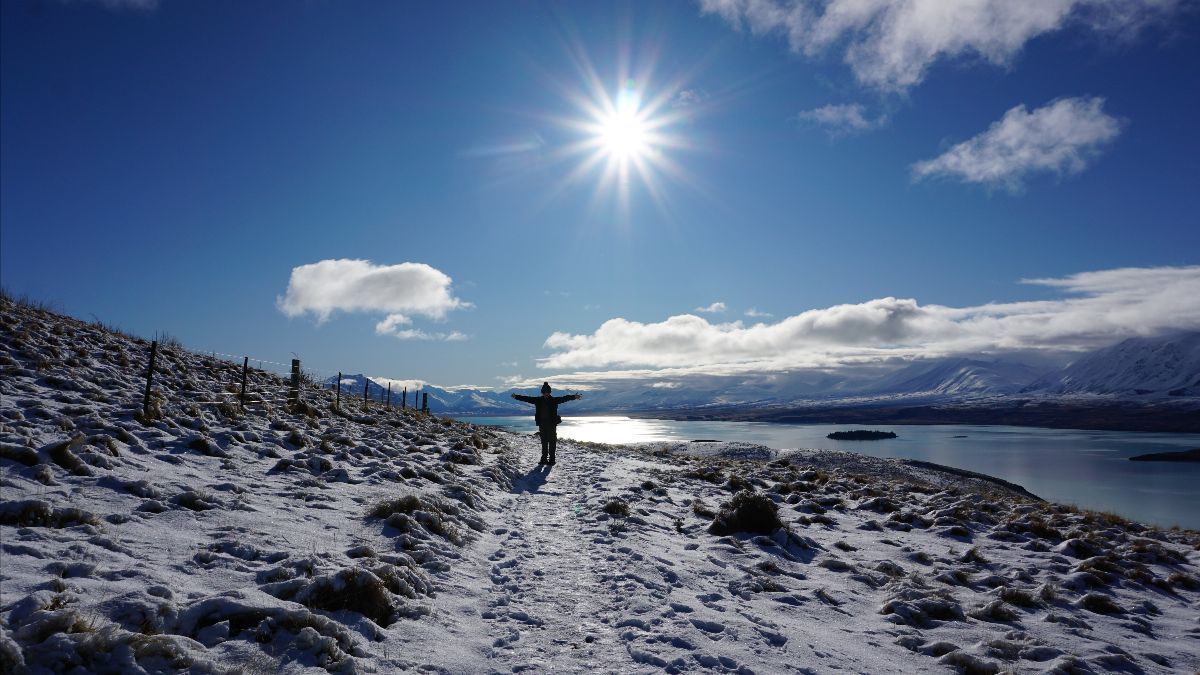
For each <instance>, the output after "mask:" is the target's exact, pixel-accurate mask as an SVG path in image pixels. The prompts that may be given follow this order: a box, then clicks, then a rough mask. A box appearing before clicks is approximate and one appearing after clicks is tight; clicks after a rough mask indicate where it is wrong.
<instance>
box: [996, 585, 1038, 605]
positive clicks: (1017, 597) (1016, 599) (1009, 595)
mask: <svg viewBox="0 0 1200 675" xmlns="http://www.w3.org/2000/svg"><path fill="white" fill-rule="evenodd" d="M1000 599H1001V600H1003V601H1004V602H1007V603H1008V604H1010V605H1016V606H1017V607H1039V606H1041V603H1040V602H1038V600H1037V598H1035V597H1034V596H1033V594H1032V593H1030V592H1029V591H1027V590H1024V589H1021V588H1013V587H1012V586H1002V587H1001V588H1000Z"/></svg>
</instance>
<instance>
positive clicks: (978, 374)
mask: <svg viewBox="0 0 1200 675" xmlns="http://www.w3.org/2000/svg"><path fill="white" fill-rule="evenodd" d="M1042 373H1043V371H1041V370H1039V369H1038V368H1035V367H1034V366H1030V365H1028V364H1025V363H1018V362H1014V361H999V360H996V361H980V360H976V359H967V358H948V359H938V360H933V361H918V362H916V363H913V364H912V365H909V366H906V367H904V368H901V369H900V370H898V371H896V372H894V373H892V374H891V375H888V376H887V377H885V378H883V379H881V380H879V381H878V382H876V383H874V384H873V385H871V386H869V387H868V388H867V389H866V390H865V391H866V392H869V393H877V394H910V395H912V394H930V395H947V396H950V395H953V396H978V395H996V394H1012V393H1016V392H1018V391H1020V390H1021V389H1022V388H1023V387H1025V386H1026V385H1028V384H1029V383H1030V382H1032V381H1033V380H1035V379H1037V377H1038V376H1039V375H1041V374H1042Z"/></svg>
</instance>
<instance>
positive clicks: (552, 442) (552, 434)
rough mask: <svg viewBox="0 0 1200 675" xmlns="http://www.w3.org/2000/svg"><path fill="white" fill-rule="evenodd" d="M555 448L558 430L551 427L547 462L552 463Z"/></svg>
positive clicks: (556, 447) (556, 446)
mask: <svg viewBox="0 0 1200 675" xmlns="http://www.w3.org/2000/svg"><path fill="white" fill-rule="evenodd" d="M557 449H558V430H557V429H552V430H551V431H550V461H549V462H546V463H547V464H553V463H554V461H555V460H554V451H555V450H557Z"/></svg>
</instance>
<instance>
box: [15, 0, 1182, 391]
mask: <svg viewBox="0 0 1200 675" xmlns="http://www.w3.org/2000/svg"><path fill="white" fill-rule="evenodd" d="M908 6H909V7H910V8H911V7H917V8H918V9H920V8H921V7H924V8H925V9H929V8H930V7H936V6H937V4H936V3H933V4H926V3H921V2H917V3H909V4H908ZM942 6H943V7H944V6H945V5H942ZM978 6H980V7H983V8H984V10H986V11H985V12H984V14H981V15H969V14H967V15H958V16H940V15H938V13H937V12H924V13H922V12H921V11H913V12H909V13H907V14H906V13H905V10H904V9H903V7H902V6H901V5H896V6H894V7H891V8H885V9H882V10H879V11H878V12H877V13H876V14H873V15H867V16H849V15H847V14H846V13H845V11H844V10H846V9H847V7H850V5H848V4H847V3H845V2H844V0H821V1H817V0H813V1H810V2H785V3H771V2H767V3H743V2H738V1H736V0H729V1H728V2H726V1H725V0H705V2H702V3H699V4H694V3H685V2H638V3H614V4H608V3H569V4H541V3H461V4H459V3H423V4H416V3H412V4H410V3H391V2H378V3H370V2H363V3H354V4H353V5H347V4H345V3H336V2H306V3H295V4H294V5H293V4H287V3H244V2H204V3H197V2H182V1H173V0H161V1H160V2H157V3H155V2H120V1H116V0H113V1H111V2H88V1H84V0H77V1H72V2H53V1H41V2H33V1H29V2H25V1H19V2H16V1H15V2H6V3H3V4H2V5H0V8H2V9H0V11H2V12H3V24H2V31H3V35H2V37H3V40H2V42H0V49H2V50H3V52H2V56H3V61H2V75H3V78H2V85H0V86H2V101H0V123H2V131H3V133H2V136H0V171H2V176H3V180H2V181H0V243H2V249H0V265H2V267H0V272H2V281H3V284H4V286H5V288H6V289H8V290H9V291H10V292H14V293H18V294H28V295H30V296H32V297H34V298H37V299H40V300H45V301H49V302H52V303H54V304H55V305H57V306H58V307H59V308H61V309H62V310H63V311H66V312H67V313H70V314H73V315H76V316H79V317H82V318H91V317H92V316H95V317H97V318H99V319H102V320H104V321H105V322H107V323H111V324H116V325H119V326H122V327H124V328H126V329H128V330H132V331H134V332H137V333H140V334H145V335H150V334H153V333H155V332H156V331H165V332H168V333H170V334H172V335H174V336H176V337H178V338H179V339H180V340H182V341H183V342H184V343H185V344H186V345H188V346H189V347H193V348H196V349H201V350H212V351H218V352H224V353H233V354H249V355H251V356H256V357H260V358H267V359H274V360H278V361H284V360H286V359H287V358H289V357H290V354H291V353H296V354H299V355H300V356H301V357H302V359H303V360H304V362H305V364H306V365H308V366H310V367H312V368H314V369H318V370H323V371H337V370H342V371H347V372H360V371H361V372H367V373H371V374H375V375H382V376H389V377H394V378H411V379H419V380H424V381H430V382H433V383H436V384H442V385H453V384H468V383H470V384H478V385H484V386H500V385H502V384H503V383H504V382H507V381H525V380H535V379H536V380H539V381H540V380H541V379H546V378H551V379H553V378H554V377H555V376H558V377H559V378H562V377H563V374H564V373H573V374H574V373H579V372H581V371H584V372H596V371H600V372H604V373H608V372H609V371H614V370H615V371H622V372H624V373H625V375H626V376H631V377H639V378H647V379H650V380H653V379H655V378H656V377H657V376H658V374H660V373H661V372H663V369H669V370H670V372H673V373H675V374H681V373H682V374H687V373H689V372H697V373H713V372H717V373H730V374H738V373H749V372H769V371H772V370H778V369H792V368H806V367H837V366H839V365H843V364H846V363H852V362H853V363H859V362H863V361H864V360H872V359H890V358H900V359H904V358H913V357H921V356H929V355H940V354H949V353H970V354H991V353H999V352H1003V351H1006V350H1009V351H1022V350H1034V351H1038V350H1040V351H1061V350H1071V349H1082V348H1085V347H1089V346H1095V345H1099V344H1102V343H1104V342H1105V341H1112V340H1115V339H1119V338H1120V337H1124V336H1127V335H1132V334H1148V333H1155V332H1164V331H1169V330H1177V329H1196V328H1200V307H1197V304H1198V303H1200V300H1198V299H1197V298H1200V292H1197V291H1198V290H1200V281H1198V277H1200V271H1198V270H1200V268H1197V264H1198V263H1200V254H1198V253H1197V251H1200V216H1198V215H1197V214H1200V189H1197V187H1198V186H1200V132H1198V131H1197V125H1196V122H1195V119H1196V117H1197V113H1196V111H1197V109H1198V108H1200V68H1198V67H1197V66H1198V65H1200V14H1198V13H1197V11H1196V5H1195V4H1194V3H1176V2H1167V1H1163V2H1159V3H1145V2H1140V1H1138V2H1135V1H1134V0H1129V1H1128V2H1121V1H1119V0H1118V1H1117V2H1114V3H1109V4H1108V5H1103V6H1102V7H1101V6H1098V5H1097V4H1095V3H1092V2H1089V1H1087V0H1060V1H1058V2H1054V3H1004V2H995V3H989V2H984V3H978ZM764 7H766V8H768V9H770V10H772V11H769V12H764V11H762V9H763V8H764ZM1103 7H1108V8H1110V9H1103ZM1114 8H1115V9H1114ZM987 12H991V13H990V14H988V13H987ZM839 18H840V19H843V20H842V21H840V22H839V21H835V19H839ZM997 19H1003V20H997ZM996 26H1004V27H1005V30H1004V31H1001V32H998V31H997V29H996ZM626 87H631V91H634V92H636V93H637V94H639V95H640V97H641V107H640V108H639V109H638V110H639V113H638V114H640V115H644V116H645V119H644V120H640V121H635V122H632V123H631V124H637V125H641V126H639V128H638V130H637V134H639V138H640V139H642V140H641V141H635V142H634V144H633V145H634V146H635V147H633V148H632V149H629V150H628V152H629V154H627V155H624V156H623V157H624V158H623V159H622V158H621V157H620V156H615V155H613V154H612V153H613V152H616V151H615V150H613V148H612V147H610V146H607V145H605V142H604V140H603V139H604V134H603V133H599V134H598V133H597V129H596V128H595V127H596V126H597V125H599V127H601V128H603V127H604V125H605V124H606V123H607V122H606V121H605V120H604V119H601V120H600V121H599V122H596V121H595V120H592V113H591V112H590V110H591V109H593V108H595V107H596V106H601V107H602V106H603V102H604V99H612V100H614V101H615V100H616V99H617V98H618V95H619V92H620V91H621V90H622V89H623V88H626ZM602 117H603V116H602ZM589 121H591V126H590V127H589V124H588V123H589ZM593 156H594V157H595V159H596V160H597V162H596V165H595V166H594V167H593V168H592V169H591V170H588V171H579V167H580V166H581V165H582V164H584V163H585V162H586V161H588V159H589V158H590V157H593ZM621 162H624V163H625V166H627V167H634V165H636V164H639V163H640V164H641V165H643V166H645V167H646V174H645V175H646V176H647V177H646V178H643V177H642V175H641V174H639V173H638V172H637V170H636V168H632V169H631V170H630V175H629V176H628V177H627V179H625V180H623V181H622V180H620V179H618V180H616V181H613V180H606V176H605V171H606V167H608V166H610V165H611V166H616V165H619V164H621ZM609 178H611V176H609ZM622 186H623V187H622ZM351 261H370V264H368V263H366V262H358V263H354V262H351ZM406 264H407V265H406ZM1031 279H1034V280H1036V279H1040V280H1043V283H1022V280H1031ZM889 299H894V300H891V301H889ZM718 302H719V303H723V305H724V311H712V312H701V311H698V310H699V309H701V308H710V307H712V305H713V303H718ZM989 303H991V304H989ZM751 309H754V310H757V312H759V313H760V314H759V315H758V316H747V315H746V312H747V311H748V310H751ZM767 314H769V315H770V316H766V315H767ZM389 317H391V319H390V320H389ZM672 317H674V318H672ZM735 322H741V323H735ZM756 324H761V325H759V326H758V327H756ZM630 371H634V372H630ZM575 377H577V378H578V377H581V376H577V375H576V376H575ZM603 377H605V376H600V375H596V376H595V378H596V379H602V378H603ZM583 379H586V377H584V378H583Z"/></svg>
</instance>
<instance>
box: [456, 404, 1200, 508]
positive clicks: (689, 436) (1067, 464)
mask: <svg viewBox="0 0 1200 675" xmlns="http://www.w3.org/2000/svg"><path fill="white" fill-rule="evenodd" d="M458 419H461V420H463V421H465V422H473V423H475V424H491V425H497V426H502V427H506V428H508V429H510V430H512V431H516V432H532V431H534V430H535V429H536V428H535V427H534V425H533V418H532V417H531V416H525V417H459V418H458ZM861 428H878V429H884V430H888V431H894V432H896V433H897V434H898V435H899V438H895V439H890V440H882V441H831V440H829V439H827V438H825V435H826V434H828V433H830V432H831V431H844V430H847V429H861ZM558 435H559V437H560V438H571V439H576V440H583V441H596V442H600V443H645V442H653V441H668V440H669V441H688V440H696V439H713V440H719V441H747V442H751V443H759V444H762V445H765V446H767V447H770V448H775V449H779V450H783V449H787V448H827V449H831V450H849V451H853V452H860V453H863V454H866V455H874V456H876V457H901V458H907V459H921V460H926V461H930V462H937V463H938V464H946V465H948V466H953V467H958V468H961V469H968V470H971V471H978V472H980V473H986V474H988V475H990V476H996V477H997V478H1003V479H1005V480H1008V481H1012V482H1014V483H1017V484H1018V485H1021V486H1023V487H1024V488H1025V489H1027V490H1029V491H1030V492H1032V493H1034V494H1036V495H1038V496H1039V497H1042V498H1044V499H1049V500H1051V501H1056V502H1062V503H1066V504H1075V505H1078V506H1081V507H1085V508H1091V509H1100V510H1105V511H1113V512H1115V513H1118V514H1120V515H1122V516H1125V517H1127V518H1132V519H1134V520H1139V521H1142V522H1147V523H1154V524H1158V525H1167V526H1169V525H1180V526H1183V527H1188V528H1192V529H1200V463H1181V462H1131V461H1129V458H1130V457H1132V456H1134V455H1141V454H1145V453H1148V452H1172V451H1176V450H1187V449H1190V448H1200V434H1167V433H1144V432H1133V431H1080V430H1075V429H1042V428H1033V427H1003V426H960V425H938V426H931V425H903V424H897V425H887V426H881V427H871V426H870V425H868V426H866V427H864V426H859V425H836V424H771V423H762V422H693V421H673V420H655V419H635V418H629V417H617V416H611V417H566V418H564V420H563V424H562V425H561V426H559V431H558ZM564 459H568V458H565V457H561V456H560V461H562V460H564Z"/></svg>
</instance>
